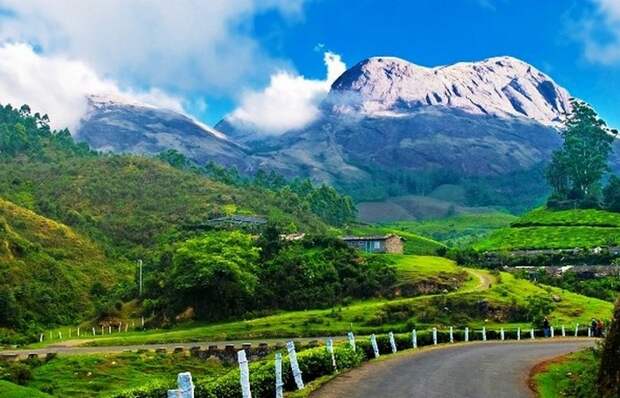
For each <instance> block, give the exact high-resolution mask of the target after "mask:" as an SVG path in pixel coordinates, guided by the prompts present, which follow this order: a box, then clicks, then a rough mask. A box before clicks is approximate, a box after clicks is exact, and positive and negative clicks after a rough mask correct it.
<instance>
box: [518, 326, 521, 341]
mask: <svg viewBox="0 0 620 398" xmlns="http://www.w3.org/2000/svg"><path fill="white" fill-rule="evenodd" d="M520 340H521V328H517V341H520Z"/></svg>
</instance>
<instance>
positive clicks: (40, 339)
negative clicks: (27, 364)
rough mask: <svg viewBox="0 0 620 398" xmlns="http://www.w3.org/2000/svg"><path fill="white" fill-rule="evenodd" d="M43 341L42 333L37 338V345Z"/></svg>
mask: <svg viewBox="0 0 620 398" xmlns="http://www.w3.org/2000/svg"><path fill="white" fill-rule="evenodd" d="M42 341H43V333H41V335H40V336H39V343H40V342H42Z"/></svg>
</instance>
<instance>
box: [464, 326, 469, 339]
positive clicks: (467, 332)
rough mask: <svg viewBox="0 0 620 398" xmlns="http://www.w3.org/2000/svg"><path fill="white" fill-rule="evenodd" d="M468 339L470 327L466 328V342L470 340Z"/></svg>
mask: <svg viewBox="0 0 620 398" xmlns="http://www.w3.org/2000/svg"><path fill="white" fill-rule="evenodd" d="M468 341H469V328H468V327H466V328H465V342H468Z"/></svg>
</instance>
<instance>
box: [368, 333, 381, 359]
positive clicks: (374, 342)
mask: <svg viewBox="0 0 620 398" xmlns="http://www.w3.org/2000/svg"><path fill="white" fill-rule="evenodd" d="M370 345H371V346H372V350H373V352H374V353H375V358H379V357H380V356H381V354H379V346H378V345H377V336H375V335H374V334H372V335H370Z"/></svg>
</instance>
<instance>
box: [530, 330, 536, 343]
mask: <svg viewBox="0 0 620 398" xmlns="http://www.w3.org/2000/svg"><path fill="white" fill-rule="evenodd" d="M530 338H531V339H532V340H534V339H535V337H534V328H531V329H530Z"/></svg>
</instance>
